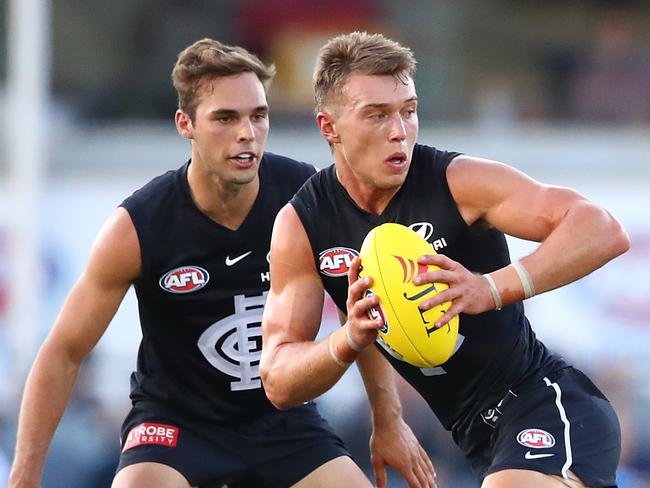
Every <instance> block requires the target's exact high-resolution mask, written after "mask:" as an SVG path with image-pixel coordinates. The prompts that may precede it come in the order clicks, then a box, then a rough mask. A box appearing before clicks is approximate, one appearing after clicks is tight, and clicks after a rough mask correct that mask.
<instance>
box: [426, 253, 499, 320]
mask: <svg viewBox="0 0 650 488" xmlns="http://www.w3.org/2000/svg"><path fill="white" fill-rule="evenodd" d="M418 263H420V264H433V265H435V266H438V267H439V268H440V269H437V270H435V271H427V272H426V273H422V274H420V275H418V276H416V277H415V279H414V280H413V282H414V283H415V284H416V285H422V284H425V283H447V284H448V285H449V288H447V289H446V290H443V291H441V292H440V293H436V294H434V295H433V296H430V297H429V298H427V299H426V300H422V302H420V303H419V304H418V307H420V310H429V309H430V308H433V307H435V306H437V305H440V304H441V303H445V302H448V301H451V307H449V310H447V312H446V313H445V314H444V315H442V316H441V317H440V318H439V319H438V320H436V322H435V326H436V327H442V326H443V325H445V324H447V323H448V322H449V321H450V320H451V319H452V318H453V317H454V316H456V315H458V314H459V313H461V312H463V313H466V314H479V313H482V312H486V311H488V310H493V309H494V299H493V298H492V293H491V292H490V286H489V285H488V282H487V281H486V280H485V278H483V276H481V275H480V274H475V273H472V272H471V271H469V270H468V269H467V268H465V267H464V266H463V265H462V264H460V263H459V262H457V261H454V260H453V259H450V258H448V257H447V256H445V255H443V254H426V255H423V256H420V258H419V259H418Z"/></svg>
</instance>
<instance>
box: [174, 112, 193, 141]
mask: <svg viewBox="0 0 650 488" xmlns="http://www.w3.org/2000/svg"><path fill="white" fill-rule="evenodd" d="M174 122H176V130H177V131H178V133H179V134H180V135H181V136H183V137H184V138H185V139H193V138H194V134H193V131H194V125H193V124H192V119H191V118H190V116H189V115H187V113H186V112H185V111H184V110H181V109H180V108H179V109H178V110H176V114H174Z"/></svg>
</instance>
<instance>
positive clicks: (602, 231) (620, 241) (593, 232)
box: [491, 201, 630, 304]
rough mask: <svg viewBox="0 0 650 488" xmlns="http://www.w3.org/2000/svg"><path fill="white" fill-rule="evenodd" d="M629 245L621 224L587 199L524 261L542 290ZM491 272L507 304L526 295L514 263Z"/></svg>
mask: <svg viewBox="0 0 650 488" xmlns="http://www.w3.org/2000/svg"><path fill="white" fill-rule="evenodd" d="M629 246H630V241H629V237H628V235H627V233H626V232H625V230H624V229H623V228H622V227H621V225H620V224H619V223H618V222H617V221H616V220H615V219H614V218H613V217H612V216H611V215H610V214H609V213H607V212H606V211H605V210H603V209H602V208H600V207H598V206H595V205H593V204H591V203H589V202H586V201H584V202H580V203H578V204H576V205H574V206H573V207H572V208H571V209H570V210H569V211H568V212H567V214H566V216H565V217H564V219H563V220H562V221H561V222H560V224H559V225H558V226H557V227H556V228H555V229H554V230H553V231H552V232H551V233H550V234H549V236H548V237H547V238H546V239H545V240H544V242H542V244H541V245H540V246H539V248H538V249H537V250H536V251H535V252H533V253H532V254H530V255H529V256H527V257H525V258H523V259H522V260H521V262H522V264H523V266H524V268H525V270H526V272H527V273H528V275H529V277H530V280H531V283H532V285H533V288H534V292H535V294H539V293H543V292H545V291H549V290H553V289H555V288H559V287H561V286H564V285H566V284H568V283H571V282H573V281H576V280H578V279H580V278H582V277H584V276H586V275H588V274H589V273H591V272H592V271H594V270H596V269H598V268H600V267H601V266H602V265H604V264H605V263H607V262H608V261H610V260H612V259H614V258H615V257H616V256H618V255H620V254H622V253H624V252H625V251H627V249H628V248H629ZM491 275H492V277H493V278H494V280H495V282H496V284H497V288H498V289H499V291H500V293H501V298H502V300H503V303H504V304H508V303H512V302H515V301H518V300H521V299H522V298H524V289H523V287H522V283H521V279H520V277H519V276H518V274H517V272H516V271H515V269H514V268H513V267H512V266H507V267H505V268H502V269H500V270H497V271H495V272H493V273H491Z"/></svg>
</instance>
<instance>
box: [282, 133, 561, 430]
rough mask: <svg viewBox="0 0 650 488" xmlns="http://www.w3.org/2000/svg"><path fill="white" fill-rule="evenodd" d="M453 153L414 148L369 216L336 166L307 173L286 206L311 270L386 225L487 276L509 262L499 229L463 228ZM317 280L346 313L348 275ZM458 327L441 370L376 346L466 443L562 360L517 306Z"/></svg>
mask: <svg viewBox="0 0 650 488" xmlns="http://www.w3.org/2000/svg"><path fill="white" fill-rule="evenodd" d="M457 155H458V153H453V152H446V151H440V150H437V149H435V148H432V147H428V146H424V145H420V144H418V145H416V146H415V149H414V152H413V159H412V162H411V167H410V169H409V173H408V175H407V177H406V180H405V182H404V184H403V185H402V187H401V188H400V190H399V191H398V193H397V194H396V195H395V196H394V197H393V200H392V201H391V202H390V203H389V205H388V207H387V208H386V210H385V211H384V212H383V213H382V215H372V214H369V213H368V212H365V211H364V210H362V209H360V208H359V207H358V206H357V205H356V204H355V203H354V201H353V200H352V199H351V198H350V196H349V195H348V194H347V192H346V191H345V189H344V188H343V187H342V186H341V184H340V183H339V181H338V179H337V177H336V171H335V168H334V166H330V167H329V168H326V169H325V170H323V171H321V172H320V173H318V174H317V175H315V176H314V177H312V178H311V179H310V180H309V181H308V182H307V183H306V184H305V185H304V186H303V188H301V190H300V191H299V192H298V193H297V194H296V196H295V197H294V198H293V199H292V200H291V203H292V205H293V206H294V208H295V209H296V212H297V213H298V215H299V217H300V219H301V222H302V224H303V225H304V227H305V230H306V232H307V235H308V237H309V240H310V242H311V245H312V249H313V253H314V260H315V262H316V269H321V268H320V266H319V264H320V262H319V261H320V255H321V253H323V252H324V251H327V250H330V249H333V248H345V249H351V250H353V251H354V252H358V251H359V249H360V247H361V243H362V241H363V239H364V237H365V236H366V234H367V233H368V231H370V229H372V228H373V227H375V226H377V225H379V224H382V223H384V222H398V223H401V224H404V225H407V226H411V227H412V228H415V229H420V231H421V233H424V234H425V235H426V239H427V241H428V242H429V243H431V245H432V247H433V248H434V249H435V250H436V251H437V252H438V253H442V254H445V255H447V256H449V257H450V258H451V259H454V260H456V261H458V262H460V263H462V264H463V265H464V266H465V267H467V268H468V269H469V270H470V271H473V272H479V273H485V272H490V271H493V270H495V269H498V268H501V267H503V266H506V265H508V264H509V263H510V257H509V253H508V247H507V243H506V240H505V236H504V235H503V233H501V232H499V231H497V230H494V229H485V228H483V229H482V228H480V227H478V226H471V227H470V226H468V225H467V224H466V223H465V221H464V220H463V218H462V216H461V215H460V212H459V209H458V207H457V205H456V203H455V202H454V200H453V198H452V195H451V192H450V190H449V186H448V184H447V179H446V169H447V167H448V165H449V163H450V162H451V161H452V160H453V158H454V157H456V156H457ZM321 279H322V282H323V285H324V287H325V290H326V291H327V292H328V293H329V295H330V296H331V297H332V298H333V299H334V301H335V303H336V304H337V305H338V307H339V308H340V309H341V310H345V301H346V298H347V278H346V276H345V275H344V274H343V275H341V274H334V275H333V276H332V275H331V274H330V275H328V274H327V273H324V272H322V271H321ZM459 331H460V336H461V339H462V343H460V347H459V348H458V350H457V351H456V352H455V353H454V354H453V355H452V357H451V358H450V359H449V360H448V361H447V362H446V363H445V364H443V365H442V366H441V367H438V368H429V369H419V368H416V367H414V366H411V365H409V364H406V363H404V362H402V361H400V360H399V359H396V358H395V357H393V356H391V355H390V354H389V353H388V352H387V351H386V350H384V349H383V348H381V347H379V346H378V347H379V349H380V350H381V351H382V353H384V355H385V356H386V357H387V358H388V360H389V361H390V362H391V363H392V364H393V366H394V367H395V368H396V369H397V371H398V372H399V373H400V374H401V375H402V376H403V377H404V378H405V379H406V380H407V381H408V382H409V383H411V384H412V385H413V386H414V387H415V388H416V389H417V391H418V392H419V393H420V394H421V395H422V396H423V397H424V399H425V400H426V401H427V403H428V404H429V406H430V407H431V409H432V410H433V411H434V413H435V414H436V416H437V417H438V418H439V420H440V421H441V423H442V424H443V426H444V427H445V428H447V429H451V430H453V431H454V437H455V438H456V439H457V442H459V443H460V442H465V438H464V435H465V434H464V432H465V430H466V429H467V425H468V423H469V422H470V420H471V419H472V418H473V417H474V416H475V415H476V414H477V413H478V412H480V411H482V410H484V409H485V408H488V407H489V406H491V405H493V404H496V402H498V400H499V399H500V398H501V397H502V396H503V395H504V394H505V392H506V391H507V390H508V388H512V387H513V386H514V385H516V384H519V383H521V382H523V381H526V380H527V379H528V378H530V377H534V376H536V375H539V374H542V373H541V372H542V371H549V370H553V369H557V368H560V367H563V366H564V365H565V363H564V361H563V360H562V359H561V358H559V357H557V356H555V355H553V354H552V353H550V352H549V351H548V350H547V349H546V348H545V347H544V345H543V344H542V343H541V342H539V341H538V340H537V339H536V337H535V334H534V333H533V331H532V329H531V327H530V324H529V322H528V320H527V319H526V317H525V315H524V309H523V305H522V304H521V303H517V304H513V305H510V306H507V307H504V308H503V310H501V311H491V312H486V313H483V314H479V315H465V314H461V316H460V321H459ZM495 400H496V401H495ZM457 434H458V435H457Z"/></svg>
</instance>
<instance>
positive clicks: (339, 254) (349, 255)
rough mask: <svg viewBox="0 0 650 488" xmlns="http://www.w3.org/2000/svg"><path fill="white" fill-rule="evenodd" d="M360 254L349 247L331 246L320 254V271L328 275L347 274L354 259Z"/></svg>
mask: <svg viewBox="0 0 650 488" xmlns="http://www.w3.org/2000/svg"><path fill="white" fill-rule="evenodd" d="M358 255H359V253H358V252H357V251H355V250H354V249H350V248H349V247H330V248H329V249H326V250H324V251H322V252H321V253H320V254H319V255H318V262H319V268H320V272H321V273H323V274H324V275H326V276H333V277H339V276H347V274H348V271H350V266H351V265H352V260H353V259H354V258H355V257H356V256H358Z"/></svg>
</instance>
